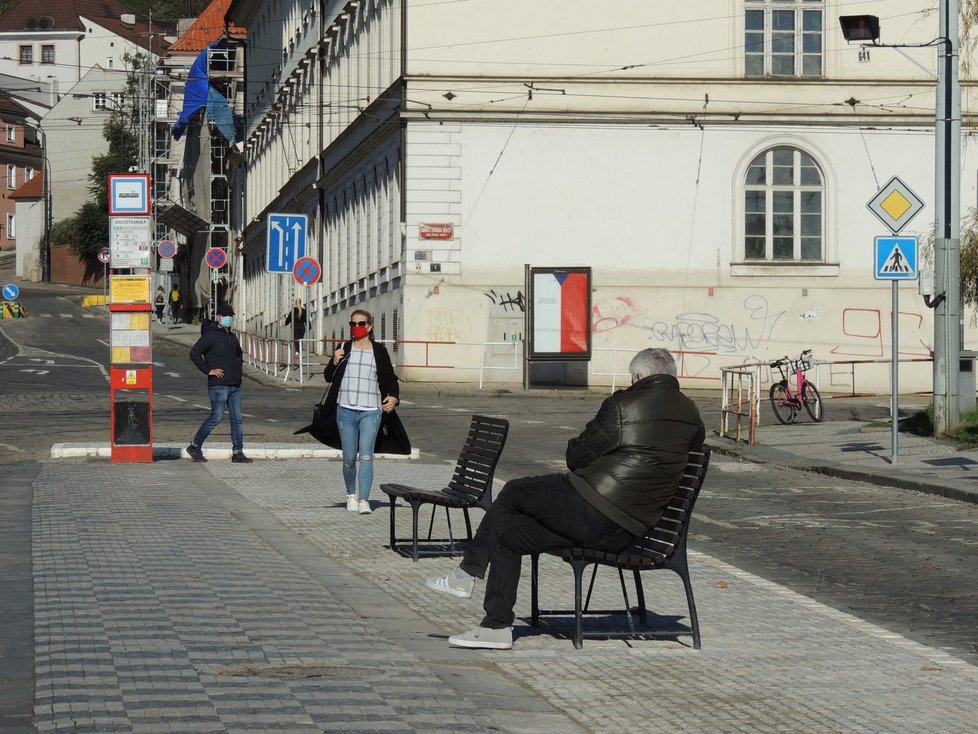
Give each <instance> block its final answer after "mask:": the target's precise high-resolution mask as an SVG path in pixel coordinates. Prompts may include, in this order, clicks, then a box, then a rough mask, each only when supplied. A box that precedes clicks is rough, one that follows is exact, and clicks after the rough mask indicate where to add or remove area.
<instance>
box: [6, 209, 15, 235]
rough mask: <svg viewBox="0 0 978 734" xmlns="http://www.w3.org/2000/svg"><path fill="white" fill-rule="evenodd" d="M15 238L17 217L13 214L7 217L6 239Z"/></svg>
mask: <svg viewBox="0 0 978 734" xmlns="http://www.w3.org/2000/svg"><path fill="white" fill-rule="evenodd" d="M16 237H17V216H16V215H15V214H8V215H7V239H8V240H12V239H15V238H16Z"/></svg>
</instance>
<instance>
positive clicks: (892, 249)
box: [874, 237, 917, 280]
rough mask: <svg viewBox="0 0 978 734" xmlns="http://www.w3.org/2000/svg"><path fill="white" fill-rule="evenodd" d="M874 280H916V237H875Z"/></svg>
mask: <svg viewBox="0 0 978 734" xmlns="http://www.w3.org/2000/svg"><path fill="white" fill-rule="evenodd" d="M874 262H875V264H876V274H875V276H874V277H875V278H876V280H917V238H916V237H877V238H876V257H875V260H874Z"/></svg>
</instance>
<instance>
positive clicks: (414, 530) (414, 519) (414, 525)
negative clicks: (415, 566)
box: [411, 500, 421, 563]
mask: <svg viewBox="0 0 978 734" xmlns="http://www.w3.org/2000/svg"><path fill="white" fill-rule="evenodd" d="M420 511H421V503H420V502H418V500H411V539H412V541H413V543H414V546H413V548H412V551H411V558H412V559H413V560H414V562H415V563H417V562H418V513H419V512H420Z"/></svg>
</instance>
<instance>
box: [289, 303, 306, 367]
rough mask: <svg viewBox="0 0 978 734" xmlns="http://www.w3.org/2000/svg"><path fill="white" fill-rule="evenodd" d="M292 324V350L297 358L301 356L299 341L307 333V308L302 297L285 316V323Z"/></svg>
mask: <svg viewBox="0 0 978 734" xmlns="http://www.w3.org/2000/svg"><path fill="white" fill-rule="evenodd" d="M289 324H292V350H293V351H294V352H295V357H296V359H298V358H299V343H300V342H301V341H302V338H303V337H304V336H305V335H306V309H305V307H304V306H303V305H302V299H301V298H296V299H295V306H293V307H292V310H291V311H289V314H288V316H286V317H285V325H286V326H288V325H289Z"/></svg>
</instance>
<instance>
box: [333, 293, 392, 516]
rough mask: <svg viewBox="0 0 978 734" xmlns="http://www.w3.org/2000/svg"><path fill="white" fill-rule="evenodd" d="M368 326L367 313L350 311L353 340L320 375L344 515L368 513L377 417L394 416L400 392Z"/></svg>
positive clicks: (386, 357) (388, 360)
mask: <svg viewBox="0 0 978 734" xmlns="http://www.w3.org/2000/svg"><path fill="white" fill-rule="evenodd" d="M373 323H374V320H373V316H371V315H370V313H369V312H367V311H363V310H357V311H354V312H353V314H352V315H351V316H350V334H351V335H352V337H353V338H352V339H351V340H349V341H345V342H343V344H342V345H341V346H340V347H339V348H337V350H336V351H335V352H333V356H332V358H331V359H330V360H329V363H328V364H327V365H326V369H325V370H323V376H324V377H325V378H326V382H329V383H331V384H330V389H329V397H328V398H327V401H329V400H330V399H334V398H335V400H336V426H337V429H338V430H339V434H340V444H341V447H342V451H343V482H344V483H345V484H346V509H347V510H349V511H350V512H359V513H360V514H361V515H369V514H370V511H371V510H370V503H369V502H368V498H369V497H370V488H371V485H372V484H373V481H374V446H375V445H376V442H377V432H378V431H379V430H380V421H381V416H382V415H383V414H384V413H391V412H392V411H393V410H394V408H395V407H396V406H397V404H398V402H399V400H398V395H399V392H400V390H399V388H398V382H397V375H395V374H394V367H393V365H392V364H391V358H390V355H389V354H388V352H387V349H385V348H384V347H383V346H382V345H380V344H377V343H376V342H375V341H374V334H373ZM358 457H359V464H360V466H359V477H358V472H357V459H358ZM358 479H359V491H357V480H358Z"/></svg>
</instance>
